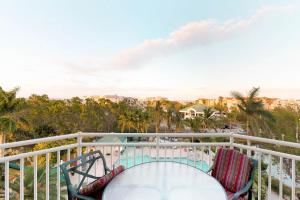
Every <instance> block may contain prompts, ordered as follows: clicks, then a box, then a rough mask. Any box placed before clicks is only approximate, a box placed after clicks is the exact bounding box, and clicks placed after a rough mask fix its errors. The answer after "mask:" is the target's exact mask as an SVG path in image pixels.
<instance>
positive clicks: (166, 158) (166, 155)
mask: <svg viewBox="0 0 300 200" xmlns="http://www.w3.org/2000/svg"><path fill="white" fill-rule="evenodd" d="M166 160H167V147H165V161H166Z"/></svg>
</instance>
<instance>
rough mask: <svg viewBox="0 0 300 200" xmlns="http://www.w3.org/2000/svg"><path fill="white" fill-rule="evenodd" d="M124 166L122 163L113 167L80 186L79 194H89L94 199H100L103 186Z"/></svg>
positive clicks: (121, 170) (122, 169)
mask: <svg viewBox="0 0 300 200" xmlns="http://www.w3.org/2000/svg"><path fill="white" fill-rule="evenodd" d="M124 169H125V168H124V167H123V166H122V165H120V166H118V167H117V168H115V169H113V170H112V171H111V172H110V173H108V174H106V175H105V176H103V177H101V178H99V179H98V180H95V181H94V182H92V183H90V184H88V185H86V186H84V187H82V188H81V189H80V191H79V194H81V195H84V196H90V197H93V198H95V199H96V200H101V197H102V192H103V190H104V188H105V186H106V185H107V184H108V183H109V182H110V181H111V180H112V179H113V178H114V177H115V176H116V175H118V174H120V173H121V172H123V171H124Z"/></svg>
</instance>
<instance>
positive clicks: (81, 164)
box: [60, 151, 110, 199]
mask: <svg viewBox="0 0 300 200" xmlns="http://www.w3.org/2000/svg"><path fill="white" fill-rule="evenodd" d="M99 159H101V160H102V164H103V169H104V174H107V172H109V171H110V170H109V169H108V167H107V165H106V161H105V158H104V156H103V154H102V153H101V151H91V152H90V153H87V154H83V155H81V156H79V157H77V158H75V159H73V160H70V161H67V162H65V163H63V164H61V165H60V169H61V170H62V172H63V174H64V177H65V180H66V184H67V189H68V199H73V197H74V194H78V192H79V190H80V188H81V186H82V185H83V183H84V181H85V180H86V178H92V179H95V180H97V179H99V178H100V177H97V176H95V175H92V174H91V173H90V171H91V169H92V167H93V165H94V164H95V162H96V161H97V160H99ZM83 168H85V169H83ZM70 173H74V174H78V175H80V177H81V179H80V181H79V184H77V185H75V184H72V182H71V179H70Z"/></svg>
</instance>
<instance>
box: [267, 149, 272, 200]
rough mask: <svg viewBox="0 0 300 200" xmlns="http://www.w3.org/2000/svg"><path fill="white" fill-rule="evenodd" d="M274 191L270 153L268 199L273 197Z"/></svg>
mask: <svg viewBox="0 0 300 200" xmlns="http://www.w3.org/2000/svg"><path fill="white" fill-rule="evenodd" d="M271 193H272V155H269V171H268V199H269V200H272V199H271Z"/></svg>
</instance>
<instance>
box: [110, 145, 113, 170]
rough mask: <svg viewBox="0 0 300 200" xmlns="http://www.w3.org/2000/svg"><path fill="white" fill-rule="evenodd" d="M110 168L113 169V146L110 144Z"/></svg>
mask: <svg viewBox="0 0 300 200" xmlns="http://www.w3.org/2000/svg"><path fill="white" fill-rule="evenodd" d="M110 169H113V148H112V146H110Z"/></svg>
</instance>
